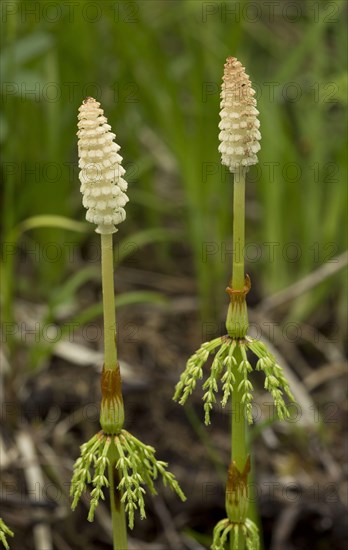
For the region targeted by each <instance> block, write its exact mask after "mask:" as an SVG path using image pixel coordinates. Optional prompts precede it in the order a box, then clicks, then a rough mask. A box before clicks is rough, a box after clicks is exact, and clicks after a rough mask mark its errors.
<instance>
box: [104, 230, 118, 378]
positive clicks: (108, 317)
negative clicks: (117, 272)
mask: <svg viewBox="0 0 348 550" xmlns="http://www.w3.org/2000/svg"><path fill="white" fill-rule="evenodd" d="M101 260H102V287H103V310H104V366H105V369H106V370H108V369H109V370H114V369H116V366H117V349H116V310H115V290H114V262H113V260H114V258H113V248H112V234H107V235H103V234H102V235H101Z"/></svg>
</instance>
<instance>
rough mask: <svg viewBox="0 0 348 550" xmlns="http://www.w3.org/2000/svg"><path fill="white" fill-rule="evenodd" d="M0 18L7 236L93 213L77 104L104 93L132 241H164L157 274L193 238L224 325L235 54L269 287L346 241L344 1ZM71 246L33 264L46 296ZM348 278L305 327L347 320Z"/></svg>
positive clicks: (205, 303)
mask: <svg viewBox="0 0 348 550" xmlns="http://www.w3.org/2000/svg"><path fill="white" fill-rule="evenodd" d="M2 24H3V29H2V37H3V50H2V55H1V73H2V81H3V84H2V92H3V97H2V101H3V106H2V114H1V122H2V137H1V145H2V183H3V188H2V189H3V190H2V205H3V214H2V226H3V235H4V241H5V242H6V241H9V240H10V241H12V239H11V236H12V233H11V232H12V231H13V228H14V227H16V226H18V224H19V223H21V222H23V220H25V219H26V218H28V217H31V216H37V215H47V214H54V215H59V216H65V217H67V218H70V219H75V220H81V221H82V220H83V219H84V212H83V209H82V206H81V199H80V194H79V183H78V171H77V166H76V164H77V162H76V136H75V133H76V113H77V109H78V107H79V105H80V104H81V101H82V100H83V98H84V97H85V96H87V95H92V96H95V97H96V98H97V99H98V100H99V101H101V102H102V105H103V107H104V110H105V113H106V115H107V117H108V118H109V121H110V123H111V124H112V126H113V128H114V129H115V131H116V133H117V140H118V142H119V143H120V145H121V147H122V154H123V157H124V163H125V166H126V168H128V180H129V196H130V203H129V206H128V209H127V216H128V221H127V223H126V224H124V226H123V227H122V228H121V231H120V234H119V235H120V238H121V237H122V238H124V237H125V236H130V237H132V235H134V233H135V232H139V231H144V230H146V231H149V230H150V229H151V230H152V233H151V232H149V233H147V235H146V236H145V237H144V239H145V242H146V243H149V242H151V241H160V244H157V245H156V246H155V247H153V249H152V250H153V253H154V267H155V268H156V269H161V270H164V271H166V272H167V271H169V272H171V271H172V270H173V269H175V265H176V263H177V262H176V259H175V250H176V249H177V248H176V244H177V243H178V242H179V243H180V242H181V243H182V242H183V241H184V242H185V244H186V246H185V247H183V248H184V251H183V253H185V254H186V259H185V262H184V268H185V269H186V268H188V269H191V268H192V273H194V275H195V277H196V281H197V293H198V295H199V299H200V303H201V311H202V314H203V315H204V318H205V319H207V318H212V315H213V314H214V313H215V314H216V305H217V306H218V307H220V306H221V302H220V301H219V300H220V299H219V298H218V296H220V295H221V288H222V287H223V285H225V284H226V282H227V281H228V277H229V271H230V257H229V256H228V251H229V250H230V249H231V202H230V197H231V176H230V175H229V174H227V173H226V171H225V170H224V169H222V168H221V165H220V163H219V155H218V152H217V147H218V137H217V136H218V129H217V125H218V121H219V117H218V112H219V88H220V82H221V75H222V70H223V63H224V60H225V58H226V57H227V56H228V55H235V56H237V57H238V58H239V59H240V60H241V61H242V62H243V64H244V65H245V66H246V67H247V71H248V73H249V74H250V76H251V79H252V82H253V84H254V87H255V90H256V92H257V99H258V107H259V110H260V120H261V129H262V149H261V153H260V155H259V159H260V162H259V165H258V166H257V167H254V169H252V170H251V171H250V177H249V179H250V183H249V185H248V198H249V208H248V218H249V219H248V225H247V239H248V240H249V243H250V244H249V247H248V249H247V251H246V256H247V262H248V270H250V271H251V272H253V273H255V274H257V284H258V285H259V287H260V289H259V294H260V296H264V295H265V294H266V293H273V292H275V291H277V290H279V289H283V288H285V287H286V286H287V285H289V284H290V283H293V282H294V281H296V280H297V279H299V278H301V277H303V276H304V275H306V274H308V273H310V272H311V271H312V270H314V269H317V268H318V267H319V266H320V265H321V264H322V263H324V262H330V261H332V260H333V259H334V258H335V257H336V256H337V255H339V254H340V253H341V252H342V251H343V250H344V249H345V247H346V243H345V231H344V230H343V229H344V227H345V218H344V215H345V204H346V192H347V189H346V185H345V182H346V175H347V156H346V151H345V117H344V114H345V109H346V103H347V72H346V66H345V61H346V53H345V51H346V48H345V45H346V30H345V25H346V3H345V2H336V3H335V2H328V3H325V2H297V3H296V2H291V3H289V2H275V3H272V2H270V3H265V4H264V3H262V2H260V3H246V4H245V5H244V4H243V3H239V2H237V3H234V2H223V3H216V2H198V1H183V2H152V1H146V2H123V3H122V2H112V1H108V2H85V3H84V2H75V3H74V2H65V3H62V4H59V3H56V2H39V3H35V2H3V4H2ZM9 236H10V237H9ZM18 238H19V239H22V235H20V236H19V237H18ZM27 238H28V237H27V236H24V237H23V239H27ZM76 238H77V237H76V235H74V239H76ZM86 238H88V237H87V236H86V235H80V236H79V237H78V239H80V240H81V242H83V241H85V240H86ZM30 240H31V241H34V243H38V244H39V246H43V244H44V243H48V242H51V241H53V242H57V243H64V242H65V241H67V240H68V241H71V234H70V235H69V237H68V236H67V233H66V231H64V229H61V230H54V231H53V230H51V229H47V228H45V229H42V230H39V229H37V230H36V231H34V232H31V233H30ZM133 241H134V242H137V241H136V239H133ZM141 242H143V241H141ZM221 243H222V244H221ZM139 246H140V244H139ZM65 248H66V247H65ZM226 251H227V252H226ZM61 252H62V253H61V261H54V262H50V261H45V257H44V255H43V257H42V258H41V260H42V261H40V262H36V264H35V276H36V285H35V294H37V297H38V298H44V299H45V300H49V299H50V294H51V287H52V284H54V285H57V284H58V285H59V284H61V283H62V281H64V280H65V279H66V278H67V276H69V272H71V271H73V268H74V266H72V265H70V266H69V265H67V251H64V246H62V250H61ZM64 252H65V253H64ZM10 255H11V254H7V259H8V256H10ZM47 256H48V257H49V254H47ZM51 256H52V257H54V252H53V251H52V253H51ZM149 267H151V266H149ZM5 270H6V275H7V277H8V279H9V281H11V280H12V278H13V272H11V267H8V269H7V268H6V267H5ZM24 285H25V282H24V281H20V280H19V281H17V290H18V287H21V286H24ZM343 285H344V283H343V278H342V277H337V278H336V279H335V280H334V283H333V280H332V279H330V280H328V281H326V282H325V283H324V284H322V285H320V286H319V287H316V288H315V289H313V291H312V292H310V293H308V294H306V295H305V296H304V297H301V303H299V302H298V301H295V302H294V303H293V305H292V312H291V314H290V313H289V315H291V318H294V312H295V317H296V319H301V320H303V319H305V318H308V316H310V314H311V313H312V312H313V310H314V309H315V308H317V307H320V305H322V304H325V303H326V302H327V300H328V299H329V298H330V299H331V298H332V299H333V300H338V301H337V302H335V303H336V305H338V307H337V311H336V312H335V321H337V319H338V318H340V319H341V315H343V307H341V309H342V311H341V312H340V311H339V309H340V306H339V303H341V306H342V304H343V302H342V300H340V298H341V296H342V294H341V291H343ZM24 290H25V289H24V288H23V291H24ZM31 291H32V289H31ZM12 299H13V296H11V295H8V296H7V297H6V300H7V302H8V303H6V309H7V311H9V310H10V307H11V306H10V302H11V300H12ZM336 315H338V317H337V318H336Z"/></svg>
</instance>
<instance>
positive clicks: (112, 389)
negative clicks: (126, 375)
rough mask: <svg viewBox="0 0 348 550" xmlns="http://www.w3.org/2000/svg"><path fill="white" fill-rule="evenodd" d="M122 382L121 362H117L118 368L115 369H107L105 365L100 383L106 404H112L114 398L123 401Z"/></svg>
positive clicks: (103, 400)
mask: <svg viewBox="0 0 348 550" xmlns="http://www.w3.org/2000/svg"><path fill="white" fill-rule="evenodd" d="M121 384H122V383H121V372H120V365H119V363H118V362H117V366H116V369H113V370H109V369H105V366H103V371H102V375H101V383H100V385H101V394H102V402H103V403H104V404H105V405H107V406H108V405H110V404H111V403H112V401H113V400H114V399H116V400H117V401H122V390H121Z"/></svg>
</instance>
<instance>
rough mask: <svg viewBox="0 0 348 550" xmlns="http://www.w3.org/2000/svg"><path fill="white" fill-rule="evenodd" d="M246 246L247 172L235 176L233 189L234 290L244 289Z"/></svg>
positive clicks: (237, 173)
mask: <svg viewBox="0 0 348 550" xmlns="http://www.w3.org/2000/svg"><path fill="white" fill-rule="evenodd" d="M244 245H245V170H243V169H242V168H241V169H240V170H239V171H238V172H236V173H235V175H234V188H233V255H232V288H233V290H243V288H244V279H245V273H244Z"/></svg>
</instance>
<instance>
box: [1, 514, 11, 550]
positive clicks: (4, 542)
mask: <svg viewBox="0 0 348 550" xmlns="http://www.w3.org/2000/svg"><path fill="white" fill-rule="evenodd" d="M13 536H14V533H13V532H12V531H11V529H9V528H8V527H7V525H6V523H5V522H4V520H3V519H2V518H0V542H1V543H2V545H3V547H4V548H5V549H6V550H9V548H10V546H9V544H8V542H7V537H13Z"/></svg>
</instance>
